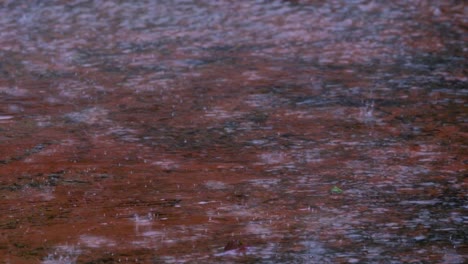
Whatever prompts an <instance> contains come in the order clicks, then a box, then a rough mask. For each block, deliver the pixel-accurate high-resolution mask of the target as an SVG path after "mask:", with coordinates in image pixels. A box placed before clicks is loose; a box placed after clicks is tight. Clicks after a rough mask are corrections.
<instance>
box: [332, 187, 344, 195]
mask: <svg viewBox="0 0 468 264" xmlns="http://www.w3.org/2000/svg"><path fill="white" fill-rule="evenodd" d="M330 192H331V193H332V194H341V193H343V190H342V189H340V188H339V187H338V186H333V188H331V190H330Z"/></svg>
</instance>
